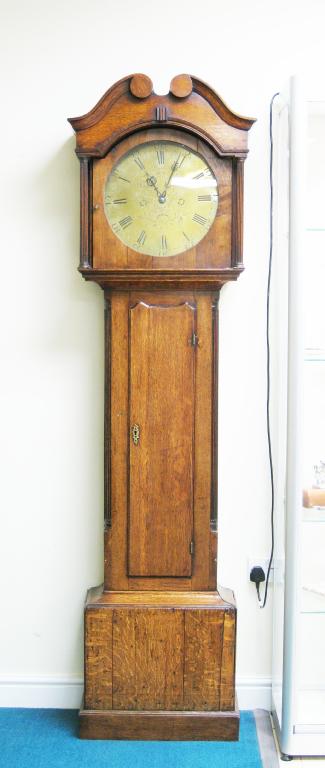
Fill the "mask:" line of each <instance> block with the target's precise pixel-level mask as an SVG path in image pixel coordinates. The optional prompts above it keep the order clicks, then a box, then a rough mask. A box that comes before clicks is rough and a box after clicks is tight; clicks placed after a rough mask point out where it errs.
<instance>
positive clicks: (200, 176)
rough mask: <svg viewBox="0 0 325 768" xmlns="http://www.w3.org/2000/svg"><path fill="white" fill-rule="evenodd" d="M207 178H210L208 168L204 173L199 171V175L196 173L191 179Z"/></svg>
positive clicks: (210, 174)
mask: <svg viewBox="0 0 325 768" xmlns="http://www.w3.org/2000/svg"><path fill="white" fill-rule="evenodd" d="M207 176H212V173H211V171H210V168H205V169H204V171H200V173H197V174H196V176H193V179H204V178H206V177H207Z"/></svg>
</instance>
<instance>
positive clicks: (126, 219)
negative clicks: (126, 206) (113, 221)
mask: <svg viewBox="0 0 325 768" xmlns="http://www.w3.org/2000/svg"><path fill="white" fill-rule="evenodd" d="M132 221H133V219H132V216H125V217H124V219H121V220H120V221H119V225H120V227H122V229H126V227H129V226H130V224H132Z"/></svg>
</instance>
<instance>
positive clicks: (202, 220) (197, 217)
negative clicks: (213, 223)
mask: <svg viewBox="0 0 325 768" xmlns="http://www.w3.org/2000/svg"><path fill="white" fill-rule="evenodd" d="M193 221H196V223H197V224H201V225H202V227H203V225H204V224H207V221H208V219H205V218H204V216H200V215H199V213H195V214H194V216H193Z"/></svg>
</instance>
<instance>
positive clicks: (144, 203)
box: [104, 140, 218, 257]
mask: <svg viewBox="0 0 325 768" xmlns="http://www.w3.org/2000/svg"><path fill="white" fill-rule="evenodd" d="M217 209H218V181H217V178H216V176H215V174H214V172H213V171H212V169H211V168H210V166H209V165H208V164H207V161H206V159H205V158H204V157H203V156H202V155H200V154H199V153H198V152H196V151H194V150H193V149H191V148H189V147H188V146H186V145H184V144H181V143H178V142H176V141H168V140H159V141H148V142H146V143H144V144H139V145H138V146H137V147H136V148H134V149H132V150H130V151H129V152H126V154H125V155H123V156H122V157H121V158H120V159H119V161H118V162H117V163H116V165H115V166H114V167H113V169H112V171H111V172H110V173H109V175H108V177H107V179H106V183H105V187H104V210H105V214H106V218H107V221H108V223H109V225H110V227H111V228H112V230H113V232H114V233H115V235H116V236H117V237H118V238H119V239H120V240H121V241H122V242H123V243H124V244H125V245H127V246H128V247H130V248H132V249H133V250H134V251H137V252H138V253H143V254H146V255H149V256H160V257H167V256H176V255H177V254H179V253H182V252H183V251H187V250H189V249H190V248H193V247H194V246H195V245H197V243H199V242H200V241H201V240H202V239H203V238H204V236H205V235H206V233H207V232H208V230H209V229H210V227H211V225H212V223H213V221H214V219H215V217H216V213H217Z"/></svg>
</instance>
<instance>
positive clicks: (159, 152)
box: [157, 147, 165, 165]
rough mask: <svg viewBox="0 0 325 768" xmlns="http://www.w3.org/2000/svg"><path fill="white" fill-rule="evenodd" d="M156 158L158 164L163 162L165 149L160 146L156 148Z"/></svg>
mask: <svg viewBox="0 0 325 768" xmlns="http://www.w3.org/2000/svg"><path fill="white" fill-rule="evenodd" d="M157 160H158V165H164V164H165V150H164V149H162V148H161V147H159V149H157Z"/></svg>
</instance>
